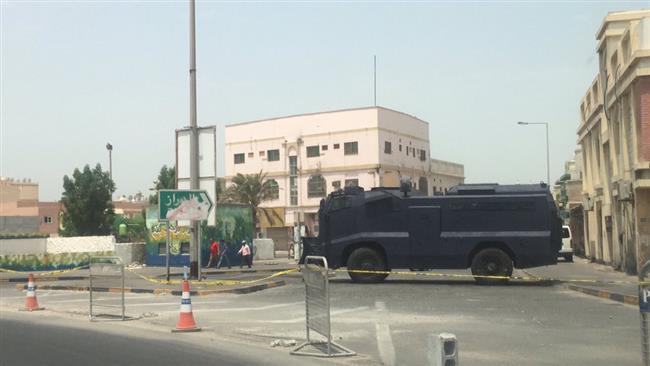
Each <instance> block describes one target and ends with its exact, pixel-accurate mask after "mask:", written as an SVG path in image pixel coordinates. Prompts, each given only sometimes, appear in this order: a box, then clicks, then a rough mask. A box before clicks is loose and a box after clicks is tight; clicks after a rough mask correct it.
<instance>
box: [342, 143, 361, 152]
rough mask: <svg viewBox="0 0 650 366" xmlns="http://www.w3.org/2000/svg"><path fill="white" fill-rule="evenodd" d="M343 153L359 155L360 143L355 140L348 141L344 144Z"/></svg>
mask: <svg viewBox="0 0 650 366" xmlns="http://www.w3.org/2000/svg"><path fill="white" fill-rule="evenodd" d="M343 154H344V155H357V154H359V143H358V142H356V141H354V142H346V143H344V144H343Z"/></svg>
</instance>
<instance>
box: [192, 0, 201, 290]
mask: <svg viewBox="0 0 650 366" xmlns="http://www.w3.org/2000/svg"><path fill="white" fill-rule="evenodd" d="M194 23H195V0H190V188H191V189H199V136H198V128H197V122H196V120H197V118H196V31H195V25H194ZM190 222H191V227H190V234H191V237H190V277H191V278H200V275H199V266H200V265H201V264H200V263H199V262H198V261H199V250H200V248H199V246H200V243H199V240H200V238H199V235H198V234H199V225H198V221H194V220H192V221H190Z"/></svg>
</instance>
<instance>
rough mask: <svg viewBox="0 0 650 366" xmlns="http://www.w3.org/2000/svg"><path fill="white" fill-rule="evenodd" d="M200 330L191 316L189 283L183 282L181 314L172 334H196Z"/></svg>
mask: <svg viewBox="0 0 650 366" xmlns="http://www.w3.org/2000/svg"><path fill="white" fill-rule="evenodd" d="M200 330H201V328H199V327H197V326H196V323H195V322H194V315H192V300H191V299H190V281H188V280H183V295H182V296H181V313H180V318H179V319H178V323H176V329H172V332H198V331H200Z"/></svg>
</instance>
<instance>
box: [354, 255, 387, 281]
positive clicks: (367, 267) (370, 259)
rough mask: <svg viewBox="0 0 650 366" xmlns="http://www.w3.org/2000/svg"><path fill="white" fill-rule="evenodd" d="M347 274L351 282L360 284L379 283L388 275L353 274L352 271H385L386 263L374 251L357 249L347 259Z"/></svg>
mask: <svg viewBox="0 0 650 366" xmlns="http://www.w3.org/2000/svg"><path fill="white" fill-rule="evenodd" d="M347 267H348V274H349V275H350V278H351V279H352V282H361V283H375V282H381V281H383V280H384V279H385V278H386V277H388V273H380V274H375V273H372V274H371V273H354V272H352V271H353V270H361V271H387V270H388V269H387V268H386V261H385V260H384V257H383V256H382V255H381V254H379V253H377V251H376V250H374V249H371V248H365V247H364V248H358V249H355V250H354V251H353V252H352V254H350V256H349V257H348V263H347Z"/></svg>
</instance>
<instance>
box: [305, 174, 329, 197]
mask: <svg viewBox="0 0 650 366" xmlns="http://www.w3.org/2000/svg"><path fill="white" fill-rule="evenodd" d="M307 197H309V198H313V197H325V178H323V176H322V175H320V174H316V175H312V176H311V177H309V180H307Z"/></svg>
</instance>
